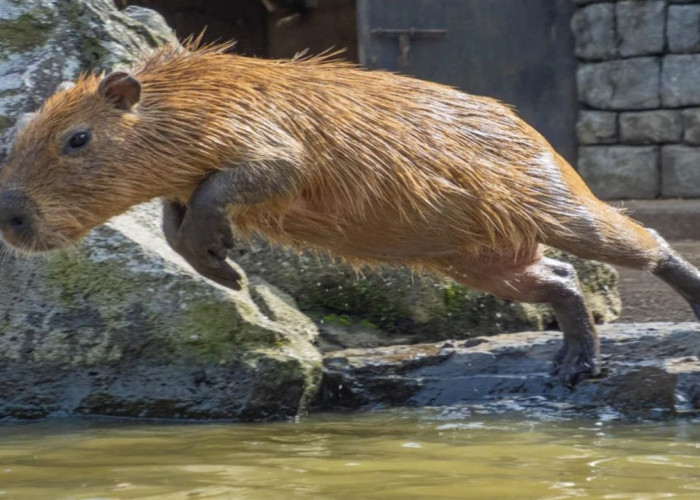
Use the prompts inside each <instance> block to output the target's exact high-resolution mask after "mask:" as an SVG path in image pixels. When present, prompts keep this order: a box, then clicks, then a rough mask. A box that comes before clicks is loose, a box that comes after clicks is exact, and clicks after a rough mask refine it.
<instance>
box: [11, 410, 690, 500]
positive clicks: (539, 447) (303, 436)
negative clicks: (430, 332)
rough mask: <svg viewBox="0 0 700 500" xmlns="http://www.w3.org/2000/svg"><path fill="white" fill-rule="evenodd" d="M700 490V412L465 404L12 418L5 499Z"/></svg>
mask: <svg viewBox="0 0 700 500" xmlns="http://www.w3.org/2000/svg"><path fill="white" fill-rule="evenodd" d="M35 498H36V499H42V500H43V499H132V498H139V499H202V498H216V499H219V498H221V499H228V498H232V499H266V500H267V499H276V498H281V499H287V498H313V499H316V498H318V499H365V498H366V499H375V498H376V499H414V498H421V499H422V498H426V499H431V498H467V499H478V500H484V499H498V500H503V499H510V498H513V499H548V500H554V499H568V498H601V499H603V498H605V499H657V498H687V499H700V421H697V420H696V421H691V420H680V421H673V422H661V423H660V422H651V423H634V424H631V423H624V422H618V421H614V420H605V419H604V420H585V419H582V420H566V421H563V420H557V419H556V418H555V419H549V418H546V419H538V418H530V417H523V416H522V415H515V416H510V417H508V416H498V417H492V416H491V417H487V416H479V415H476V414H474V413H473V412H470V411H469V410H466V409H441V410H416V411H407V410H402V411H387V412H377V413H365V414H345V415H322V416H314V417H310V418H303V419H300V420H299V421H297V422H280V423H272V424H250V425H249V424H246V425H241V424H185V425H183V424H173V423H152V422H129V421H104V420H56V421H46V422H38V423H27V424H5V425H2V424H0V499H35Z"/></svg>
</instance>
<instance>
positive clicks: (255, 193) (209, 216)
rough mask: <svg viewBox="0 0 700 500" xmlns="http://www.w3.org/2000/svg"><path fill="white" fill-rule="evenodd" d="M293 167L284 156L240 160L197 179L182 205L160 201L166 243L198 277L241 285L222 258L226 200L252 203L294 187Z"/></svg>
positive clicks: (229, 243) (229, 236)
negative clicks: (282, 159) (248, 161)
mask: <svg viewBox="0 0 700 500" xmlns="http://www.w3.org/2000/svg"><path fill="white" fill-rule="evenodd" d="M297 186H298V177H297V170H296V169H295V167H294V166H293V165H291V164H290V163H289V162H285V161H276V160H271V161H258V162H255V163H239V164H235V165H233V166H231V167H230V168H227V169H225V170H221V171H218V172H215V173H213V174H211V175H209V176H208V177H206V178H205V179H204V180H202V181H201V182H200V183H199V184H198V185H197V187H196V189H195V190H194V192H193V193H192V196H191V197H190V199H189V201H188V202H187V205H186V206H183V205H181V204H178V203H175V202H165V204H164V223H163V229H164V231H165V236H166V239H167V241H168V243H169V244H170V246H171V247H173V249H174V250H175V251H177V252H178V253H179V254H180V255H182V256H183V257H184V258H185V260H187V262H189V263H190V264H191V265H192V267H194V268H195V270H197V271H198V272H199V273H200V274H202V275H203V276H205V277H207V278H209V279H212V280H214V281H216V282H217V283H219V284H222V285H224V286H228V287H230V288H233V289H235V290H239V289H240V283H239V280H240V276H238V275H237V273H236V272H235V270H234V269H233V268H232V267H231V266H230V265H229V264H228V263H227V262H226V257H227V255H228V250H230V249H231V248H233V231H232V229H231V221H230V220H229V216H228V207H229V206H231V205H252V204H256V203H263V202H265V201H267V200H269V199H272V198H274V197H280V196H288V195H291V194H293V193H294V192H295V191H296V190H297Z"/></svg>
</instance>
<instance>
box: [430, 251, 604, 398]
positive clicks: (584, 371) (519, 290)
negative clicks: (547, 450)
mask: <svg viewBox="0 0 700 500" xmlns="http://www.w3.org/2000/svg"><path fill="white" fill-rule="evenodd" d="M445 264H446V265H444V266H441V270H442V271H443V272H444V273H445V274H447V275H448V276H450V277H452V278H453V279H455V280H456V281H458V282H460V283H462V284H464V285H466V286H469V287H473V288H476V289H479V290H483V291H485V292H489V293H492V294H494V295H496V296H497V297H501V298H504V299H508V300H514V301H518V302H533V303H549V304H551V305H552V307H553V309H554V314H555V315H556V317H557V321H558V322H559V327H560V328H561V330H562V332H563V334H564V345H563V346H562V348H561V349H560V351H559V352H558V354H557V355H556V357H555V359H554V368H553V373H554V374H555V375H557V376H558V377H559V379H560V380H561V382H562V384H564V385H565V386H567V387H570V388H572V387H574V386H575V385H576V384H577V383H579V382H580V381H582V380H585V379H587V378H591V377H595V376H597V375H599V374H600V347H599V343H598V336H597V334H596V330H595V326H594V323H593V317H592V315H591V313H590V312H589V310H588V308H587V307H586V304H585V302H584V299H583V293H582V292H581V287H580V285H579V281H578V278H577V277H576V271H575V270H574V268H573V266H572V265H571V264H568V263H565V262H559V261H557V260H554V259H549V258H546V257H542V255H541V253H540V252H539V251H538V252H537V253H536V254H535V255H534V256H529V257H528V258H525V259H523V258H516V257H513V255H512V254H510V255H507V254H503V255H497V256H489V257H485V258H482V259H479V260H474V259H469V258H467V259H465V260H461V261H460V260H457V259H455V260H451V261H450V262H447V263H445Z"/></svg>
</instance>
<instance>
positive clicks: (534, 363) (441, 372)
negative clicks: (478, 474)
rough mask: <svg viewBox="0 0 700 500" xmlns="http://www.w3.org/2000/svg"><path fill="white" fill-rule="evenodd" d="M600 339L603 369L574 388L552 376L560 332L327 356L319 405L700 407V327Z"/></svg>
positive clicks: (641, 327)
mask: <svg viewBox="0 0 700 500" xmlns="http://www.w3.org/2000/svg"><path fill="white" fill-rule="evenodd" d="M600 337H601V344H602V352H603V362H604V373H603V375H602V376H601V377H600V378H599V379H597V380H590V381H586V382H583V383H581V384H579V385H578V386H577V387H576V389H575V390H574V391H569V390H568V389H565V388H564V387H562V386H561V385H560V384H559V383H558V382H557V380H556V379H555V378H554V377H552V376H550V374H549V369H550V366H551V360H552V358H553V357H554V354H555V352H556V350H557V349H558V348H559V347H560V345H561V334H560V333H559V332H557V331H547V332H524V333H515V334H505V335H497V336H493V337H480V338H474V339H470V340H467V341H447V342H440V343H437V344H417V345H411V346H406V345H403V346H391V347H381V348H373V349H347V350H342V351H336V352H332V353H327V354H326V355H325V357H324V361H323V364H324V380H323V383H322V389H321V393H320V395H319V399H318V401H317V406H319V407H322V408H326V409H329V408H368V407H378V406H443V405H458V404H487V405H490V406H491V407H492V408H493V409H494V411H496V410H498V409H499V408H504V407H506V408H507V407H513V406H514V405H515V406H517V405H518V404H522V405H528V404H530V405H532V404H535V405H538V406H541V407H546V406H550V407H551V406H555V407H560V408H562V409H564V408H566V409H569V410H571V409H574V411H576V412H578V413H589V414H595V413H597V414H600V413H601V412H607V411H609V410H613V411H616V412H618V413H620V414H623V415H624V416H626V417H643V418H648V417H658V416H668V415H680V414H683V413H688V412H691V413H694V412H695V411H696V410H698V409H700V358H699V356H700V343H698V338H700V325H698V324H696V323H675V324H674V323H646V324H613V325H605V326H602V327H600Z"/></svg>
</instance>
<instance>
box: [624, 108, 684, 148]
mask: <svg viewBox="0 0 700 500" xmlns="http://www.w3.org/2000/svg"><path fill="white" fill-rule="evenodd" d="M682 135H683V126H682V123H681V114H680V111H674V110H655V111H635V112H629V113H620V140H621V141H622V142H623V143H625V144H661V143H666V142H680V140H681V136H682Z"/></svg>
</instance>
